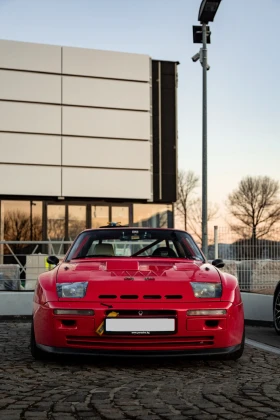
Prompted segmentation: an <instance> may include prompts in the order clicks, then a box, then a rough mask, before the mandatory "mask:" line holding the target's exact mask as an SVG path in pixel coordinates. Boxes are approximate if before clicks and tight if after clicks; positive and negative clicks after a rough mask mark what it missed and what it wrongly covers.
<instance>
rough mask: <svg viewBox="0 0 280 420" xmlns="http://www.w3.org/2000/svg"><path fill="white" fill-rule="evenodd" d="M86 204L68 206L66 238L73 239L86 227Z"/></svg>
mask: <svg viewBox="0 0 280 420" xmlns="http://www.w3.org/2000/svg"><path fill="white" fill-rule="evenodd" d="M86 214H87V212H86V206H85V205H71V206H68V218H67V219H68V232H67V236H68V240H69V241H74V239H75V238H76V236H77V235H78V234H79V233H80V232H81V231H82V230H84V229H86Z"/></svg>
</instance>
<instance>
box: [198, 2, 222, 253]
mask: <svg viewBox="0 0 280 420" xmlns="http://www.w3.org/2000/svg"><path fill="white" fill-rule="evenodd" d="M221 1H222V0H202V1H201V5H200V8H199V14H198V21H199V22H200V24H201V26H193V42H194V43H195V44H202V48H201V49H200V51H199V53H197V54H195V55H194V56H193V57H192V60H193V62H196V61H198V60H200V63H201V65H202V68H203V72H202V224H201V233H202V251H203V253H204V255H205V257H206V258H208V209H207V200H208V194H207V70H209V69H210V66H209V65H208V62H207V44H210V43H211V40H210V35H211V32H210V28H209V26H208V25H207V24H208V23H209V22H213V21H214V18H215V15H216V13H217V10H218V8H219V5H220V3H221Z"/></svg>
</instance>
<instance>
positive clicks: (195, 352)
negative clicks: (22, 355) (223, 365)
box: [37, 344, 241, 358]
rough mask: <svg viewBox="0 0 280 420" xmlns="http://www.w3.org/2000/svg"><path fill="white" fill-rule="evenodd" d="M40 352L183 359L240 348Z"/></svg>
mask: <svg viewBox="0 0 280 420" xmlns="http://www.w3.org/2000/svg"><path fill="white" fill-rule="evenodd" d="M37 347H38V348H39V349H40V350H43V351H44V352H46V353H51V354H61V355H68V356H71V355H75V356H102V357H106V356H114V357H125V358H127V357H149V358H152V357H157V358H158V357H183V356H188V357H191V356H196V357H197V356H200V357H204V356H225V355H228V354H231V353H235V352H236V351H238V350H239V349H240V348H241V344H238V345H237V346H231V347H225V348H219V349H217V348H210V349H195V350H172V351H165V350H163V351H158V350H153V351H147V350H141V351H139V350H133V351H128V350H119V351H114V350H94V349H79V348H69V347H50V346H44V345H42V344H37Z"/></svg>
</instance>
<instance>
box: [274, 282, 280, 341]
mask: <svg viewBox="0 0 280 420" xmlns="http://www.w3.org/2000/svg"><path fill="white" fill-rule="evenodd" d="M277 316H278V319H277ZM273 325H274V329H275V331H276V332H277V334H278V335H280V288H278V289H277V290H276V292H275V294H274V298H273Z"/></svg>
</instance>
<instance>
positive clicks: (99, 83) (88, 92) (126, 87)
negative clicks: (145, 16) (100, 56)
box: [63, 76, 150, 111]
mask: <svg viewBox="0 0 280 420" xmlns="http://www.w3.org/2000/svg"><path fill="white" fill-rule="evenodd" d="M63 104H67V105H80V106H89V107H101V108H102V107H103V108H121V109H133V110H143V111H149V110H150V86H149V84H148V83H138V82H127V81H120V80H105V79H91V78H87V77H69V76H64V77H63Z"/></svg>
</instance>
